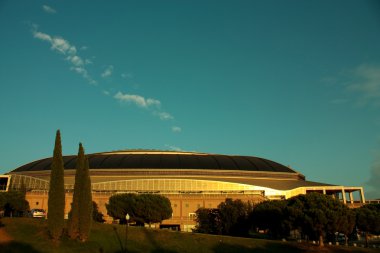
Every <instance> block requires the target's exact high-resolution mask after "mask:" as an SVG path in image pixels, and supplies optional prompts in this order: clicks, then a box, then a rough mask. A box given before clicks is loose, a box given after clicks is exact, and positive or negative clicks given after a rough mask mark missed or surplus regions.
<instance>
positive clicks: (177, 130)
mask: <svg viewBox="0 0 380 253" xmlns="http://www.w3.org/2000/svg"><path fill="white" fill-rule="evenodd" d="M181 131H182V128H180V127H179V126H172V132H174V133H180V132H181Z"/></svg>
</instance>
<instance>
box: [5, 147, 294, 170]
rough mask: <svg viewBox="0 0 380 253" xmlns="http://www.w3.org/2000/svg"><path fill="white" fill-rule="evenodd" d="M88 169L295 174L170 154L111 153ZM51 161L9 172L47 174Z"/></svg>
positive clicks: (68, 163)
mask: <svg viewBox="0 0 380 253" xmlns="http://www.w3.org/2000/svg"><path fill="white" fill-rule="evenodd" d="M76 157H77V156H73V155H71V156H64V157H63V160H64V167H65V169H66V170H71V169H75V165H76ZM88 158H89V164H90V168H91V169H207V170H243V171H263V172H284V173H297V172H296V171H294V170H292V169H290V168H289V167H286V166H284V165H281V164H279V163H276V162H273V161H271V160H267V159H264V158H259V157H253V156H230V155H216V154H204V153H189V152H171V151H115V152H108V153H96V154H89V155H88ZM51 161H52V158H51V157H50V158H45V159H41V160H38V161H35V162H31V163H28V164H25V165H23V166H20V167H19V168H17V169H15V170H13V171H12V172H23V171H46V170H50V166H51Z"/></svg>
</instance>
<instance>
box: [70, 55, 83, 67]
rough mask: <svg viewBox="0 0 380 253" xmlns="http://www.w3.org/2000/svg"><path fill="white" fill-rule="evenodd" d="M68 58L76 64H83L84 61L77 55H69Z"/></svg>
mask: <svg viewBox="0 0 380 253" xmlns="http://www.w3.org/2000/svg"><path fill="white" fill-rule="evenodd" d="M67 60H69V61H71V63H72V64H73V65H74V66H83V65H84V61H83V60H82V58H80V57H79V56H77V55H74V56H69V57H67Z"/></svg>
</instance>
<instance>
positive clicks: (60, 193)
mask: <svg viewBox="0 0 380 253" xmlns="http://www.w3.org/2000/svg"><path fill="white" fill-rule="evenodd" d="M64 210H65V186H64V167H63V159H62V145H61V133H60V131H59V130H57V134H56V137H55V146H54V153H53V160H52V163H51V173H50V186H49V199H48V229H49V233H50V236H51V237H52V239H53V240H59V238H60V237H61V235H62V231H63V227H64Z"/></svg>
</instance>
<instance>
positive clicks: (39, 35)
mask: <svg viewBox="0 0 380 253" xmlns="http://www.w3.org/2000/svg"><path fill="white" fill-rule="evenodd" d="M33 36H34V38H36V39H40V40H44V41H48V42H50V43H51V41H52V38H51V37H50V35H48V34H46V33H42V32H37V31H35V32H34V33H33Z"/></svg>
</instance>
